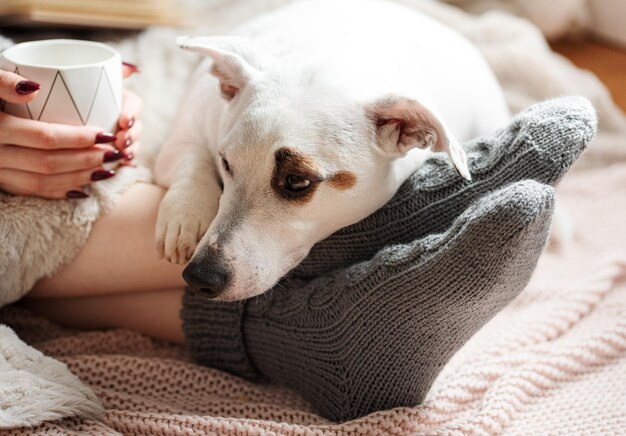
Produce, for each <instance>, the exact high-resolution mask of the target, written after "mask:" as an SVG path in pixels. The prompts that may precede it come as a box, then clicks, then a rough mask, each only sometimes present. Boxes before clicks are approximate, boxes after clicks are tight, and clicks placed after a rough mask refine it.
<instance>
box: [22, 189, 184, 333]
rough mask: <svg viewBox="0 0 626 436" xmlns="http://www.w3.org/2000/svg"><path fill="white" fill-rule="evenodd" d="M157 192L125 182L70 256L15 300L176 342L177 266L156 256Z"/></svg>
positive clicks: (66, 320) (82, 324)
mask: <svg viewBox="0 0 626 436" xmlns="http://www.w3.org/2000/svg"><path fill="white" fill-rule="evenodd" d="M164 193H165V190H164V189H162V188H160V187H158V186H155V185H151V184H145V183H138V184H135V185H133V186H131V187H130V188H129V189H128V191H126V193H125V194H124V195H123V196H122V198H121V199H120V201H119V202H118V203H117V204H116V206H115V207H114V208H113V209H112V210H111V211H109V212H108V213H107V214H105V215H104V216H102V217H101V218H100V219H98V221H96V223H95V224H94V226H93V230H92V232H91V234H90V236H89V238H88V239H87V243H86V244H85V245H84V246H83V248H82V249H81V251H80V252H79V254H78V255H77V256H76V258H75V259H74V260H73V261H72V262H71V263H69V264H68V265H66V266H65V267H64V268H63V269H61V270H60V271H59V272H58V273H57V274H56V275H55V276H53V277H50V278H44V279H42V280H40V281H39V282H38V283H37V285H36V286H35V287H34V288H33V290H32V291H31V292H30V293H29V294H28V296H27V298H26V299H24V302H23V304H24V305H25V306H27V307H28V308H30V309H31V310H33V311H35V312H37V313H40V314H42V315H44V316H46V317H48V318H49V319H51V320H52V321H56V322H58V323H61V324H65V325H69V326H73V327H79V328H107V327H123V328H129V329H133V330H137V331H140V332H142V333H146V334H148V335H151V336H155V337H158V338H161V339H165V340H170V341H175V342H182V341H183V333H182V328H181V320H180V317H179V313H180V308H181V298H182V294H183V289H184V286H185V283H184V281H183V279H182V277H181V273H182V270H183V268H184V265H173V264H170V263H168V262H166V261H164V260H158V259H157V256H156V249H155V247H154V227H155V223H156V216H157V211H158V205H159V202H160V201H161V198H162V197H163V195H164Z"/></svg>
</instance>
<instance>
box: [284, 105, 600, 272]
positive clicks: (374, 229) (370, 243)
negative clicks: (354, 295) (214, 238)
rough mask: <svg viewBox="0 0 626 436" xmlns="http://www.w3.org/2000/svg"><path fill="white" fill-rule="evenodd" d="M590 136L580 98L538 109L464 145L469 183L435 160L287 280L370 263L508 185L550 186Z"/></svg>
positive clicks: (590, 120)
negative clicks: (536, 183)
mask: <svg viewBox="0 0 626 436" xmlns="http://www.w3.org/2000/svg"><path fill="white" fill-rule="evenodd" d="M595 131H596V114H595V110H594V109H593V107H592V106H591V104H590V103H589V102H588V101H587V100H585V99H584V98H580V97H566V98H559V99H555V100H550V101H546V102H543V103H540V104H537V105H535V106H533V107H531V108H530V109H528V110H526V111H525V112H523V113H521V114H519V115H518V116H516V117H515V119H514V120H513V121H512V122H511V124H510V125H509V126H508V127H507V128H505V129H502V130H501V131H499V132H497V133H496V134H494V135H490V136H488V137H486V138H481V139H478V140H475V141H473V142H470V143H469V144H466V145H465V148H466V150H467V152H468V160H469V167H470V171H471V173H472V177H473V180H472V181H471V182H467V181H465V180H464V179H462V178H461V177H459V176H458V175H457V173H456V172H455V170H454V169H453V168H452V166H451V165H450V163H449V161H448V159H447V158H446V157H444V156H434V157H433V158H431V159H429V160H428V161H427V162H426V164H425V165H424V166H422V167H421V168H419V169H418V170H417V171H416V172H415V174H414V175H413V176H411V178H409V179H408V180H407V181H406V182H405V183H404V184H403V185H402V187H401V188H400V189H399V190H398V192H397V193H396V195H395V196H394V197H393V198H392V199H391V200H390V201H389V203H387V204H386V205H385V206H383V207H382V208H381V209H379V210H378V211H377V212H375V213H374V214H372V215H370V216H369V217H367V218H366V219H365V220H363V221H361V222H359V223H356V224H354V225H352V226H348V227H346V228H344V229H341V230H339V231H338V232H336V233H335V234H333V235H331V236H330V237H329V238H327V239H325V240H324V241H322V242H320V243H319V244H317V245H315V246H314V247H313V249H312V250H311V252H310V253H309V255H308V256H307V257H306V259H304V260H303V261H302V263H301V264H300V265H299V266H298V267H297V268H296V269H295V270H294V271H293V272H292V274H294V275H298V276H301V277H313V276H317V275H320V274H323V273H324V272H326V271H329V270H332V269H335V268H340V267H345V266H348V265H351V264H353V263H355V262H360V261H363V260H367V259H371V257H372V256H373V255H374V254H375V253H376V252H377V251H378V250H380V249H381V248H383V247H385V246H387V245H389V244H394V243H400V242H409V241H412V240H414V239H417V238H420V237H423V236H424V235H427V234H430V233H434V232H441V231H443V230H445V229H447V228H448V227H449V226H450V224H451V223H452V221H453V220H454V219H455V218H456V217H457V216H459V214H460V212H461V211H463V210H465V208H466V207H467V206H468V205H469V204H471V203H472V202H473V201H475V200H476V199H477V198H479V197H481V196H482V195H484V194H485V193H487V192H490V191H493V190H495V189H497V188H499V187H501V186H505V185H507V184H509V183H512V182H516V181H519V180H525V179H533V180H537V181H539V182H541V183H546V184H549V185H554V184H555V183H556V182H557V181H558V180H559V179H560V178H561V177H562V176H563V174H565V172H566V171H567V170H568V169H569V168H570V166H571V165H572V164H573V163H574V161H576V159H577V158H578V156H579V155H580V153H582V151H583V150H584V149H585V147H586V146H587V144H588V143H589V141H591V139H592V138H593V136H594V135H595Z"/></svg>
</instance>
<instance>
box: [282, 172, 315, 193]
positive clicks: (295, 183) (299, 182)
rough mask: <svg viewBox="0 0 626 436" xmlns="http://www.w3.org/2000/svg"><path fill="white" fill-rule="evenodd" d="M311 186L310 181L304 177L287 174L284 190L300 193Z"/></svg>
mask: <svg viewBox="0 0 626 436" xmlns="http://www.w3.org/2000/svg"><path fill="white" fill-rule="evenodd" d="M309 186H311V181H310V180H308V179H305V178H304V177H300V176H296V175H293V174H288V175H287V176H286V177H285V189H286V190H287V191H290V192H302V191H305V190H306V189H307V188H308V187H309Z"/></svg>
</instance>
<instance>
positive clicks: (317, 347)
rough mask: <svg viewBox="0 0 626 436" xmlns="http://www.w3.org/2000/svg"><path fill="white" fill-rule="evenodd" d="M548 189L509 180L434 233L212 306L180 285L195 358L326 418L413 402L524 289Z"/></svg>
mask: <svg viewBox="0 0 626 436" xmlns="http://www.w3.org/2000/svg"><path fill="white" fill-rule="evenodd" d="M553 195H554V189H553V188H552V187H550V186H547V185H543V184H540V183H537V182H535V181H530V180H527V181H522V182H517V183H514V184H512V185H509V186H507V187H504V188H501V189H500V190H498V191H496V192H493V193H490V194H488V195H486V196H483V197H482V198H480V199H479V200H478V201H476V202H474V203H473V204H472V205H471V206H469V207H468V208H466V210H465V211H464V212H463V213H462V214H461V215H460V216H459V217H458V218H457V219H456V220H455V221H454V222H453V223H452V225H451V227H450V228H449V229H448V230H447V231H446V232H445V233H442V234H434V235H429V236H427V237H425V238H422V239H418V240H414V241H411V242H409V243H407V244H396V245H391V246H388V247H387V248H385V249H383V250H381V251H380V252H378V254H376V255H375V256H374V257H373V258H372V259H371V260H369V261H366V262H362V263H359V264H356V265H352V266H350V267H348V268H346V269H340V270H336V271H334V272H333V273H330V274H327V275H325V276H323V277H319V278H314V279H311V280H307V279H299V278H291V279H286V280H285V281H284V282H283V284H282V285H283V286H281V287H276V288H274V289H273V290H272V291H270V293H269V294H267V295H265V296H263V297H261V298H257V299H251V300H247V301H243V302H237V303H229V304H228V303H227V304H224V303H219V302H214V301H211V300H208V299H206V298H204V297H203V296H201V295H197V294H192V293H187V294H186V296H185V298H184V302H183V313H182V315H183V320H184V330H185V333H186V336H187V340H188V344H189V347H190V349H191V351H192V354H193V355H194V356H195V357H196V358H197V359H198V360H199V361H200V362H201V363H204V364H206V365H209V366H211V367H217V368H220V369H223V370H226V371H229V372H233V373H235V374H237V375H240V376H245V377H249V378H250V377H252V378H267V379H269V380H271V381H273V382H276V383H280V384H282V385H285V386H287V387H290V388H292V389H294V390H295V391H297V392H298V393H300V394H301V395H302V396H303V397H305V398H306V399H308V400H309V401H310V402H311V403H312V405H313V406H314V407H315V408H316V409H317V410H318V412H319V413H320V414H321V415H322V416H324V417H326V418H328V419H331V420H333V421H345V420H349V419H353V418H356V417H360V416H363V415H366V414H368V413H371V412H374V411H377V410H385V409H389V408H393V407H400V406H415V405H417V404H418V403H420V402H421V401H422V400H423V398H424V396H425V395H426V393H427V392H428V390H429V389H430V387H431V385H432V383H433V381H434V379H435V377H436V376H437V374H438V373H439V372H440V371H441V368H442V367H443V366H444V365H445V363H446V362H447V361H448V360H449V359H450V357H451V356H452V355H453V354H454V353H455V352H456V351H457V350H458V349H459V348H460V347H461V346H462V345H463V344H464V343H465V342H466V341H467V340H468V339H469V338H470V337H471V336H472V335H473V334H474V333H475V332H476V331H477V330H478V329H479V328H480V327H481V326H482V325H484V324H485V322H487V321H488V320H489V319H490V318H491V317H492V316H493V315H494V314H496V313H497V312H498V311H499V310H500V309H502V308H503V307H504V306H505V305H506V304H508V303H509V302H510V301H511V300H512V299H513V298H515V296H517V295H518V293H519V292H520V291H521V290H522V289H523V288H524V287H525V285H526V284H527V282H528V280H529V279H530V276H531V274H532V271H533V269H534V268H535V265H536V262H537V259H538V257H539V255H540V253H541V251H542V248H543V246H544V244H545V241H546V237H547V233H548V227H549V222H550V217H551V214H552V210H553Z"/></svg>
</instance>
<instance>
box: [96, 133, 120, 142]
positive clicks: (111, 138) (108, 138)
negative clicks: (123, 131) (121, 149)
mask: <svg viewBox="0 0 626 436" xmlns="http://www.w3.org/2000/svg"><path fill="white" fill-rule="evenodd" d="M116 140H117V138H116V137H115V135H114V134H113V133H98V134H97V135H96V144H106V143H109V142H115V141H116Z"/></svg>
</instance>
